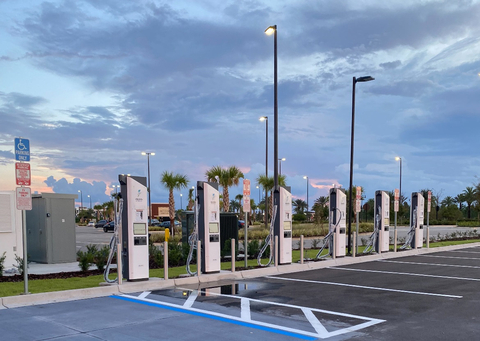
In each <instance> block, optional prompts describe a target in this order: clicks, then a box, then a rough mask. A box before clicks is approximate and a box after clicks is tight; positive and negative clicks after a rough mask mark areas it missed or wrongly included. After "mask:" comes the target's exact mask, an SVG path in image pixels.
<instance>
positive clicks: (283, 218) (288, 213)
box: [274, 187, 292, 264]
mask: <svg viewBox="0 0 480 341" xmlns="http://www.w3.org/2000/svg"><path fill="white" fill-rule="evenodd" d="M277 209H278V210H280V212H279V214H277V217H279V218H280V224H275V227H277V228H278V230H277V231H274V235H276V236H278V247H277V253H278V263H279V264H290V263H292V194H291V193H290V187H280V205H279V207H278V208H277Z"/></svg>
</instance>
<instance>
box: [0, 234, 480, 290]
mask: <svg viewBox="0 0 480 341" xmlns="http://www.w3.org/2000/svg"><path fill="white" fill-rule="evenodd" d="M476 242H480V239H472V240H458V241H441V242H434V243H430V248H435V247H439V246H448V245H458V244H470V243H476ZM398 247H400V245H397V248H398ZM424 247H425V244H424ZM364 249H365V246H359V247H358V252H359V253H362V252H363V250H364ZM390 251H393V245H390ZM317 253H318V249H317V250H314V249H309V250H305V251H304V257H305V258H310V259H312V258H314V257H315V256H316V255H317ZM326 253H327V251H326V250H324V251H323V253H322V255H325V254H326ZM292 260H293V263H297V262H299V261H300V250H293V252H292ZM267 261H268V260H267V259H263V260H262V264H266V263H267ZM244 266H245V261H244V260H240V261H236V262H235V268H236V269H238V268H243V267H244ZM248 267H249V268H256V267H258V264H257V260H256V259H249V260H248ZM221 269H222V270H231V262H223V263H222V264H221ZM190 270H191V271H192V272H195V271H196V265H191V266H190ZM186 274H187V270H186V267H185V266H179V267H172V268H169V269H168V275H169V278H176V277H178V276H180V275H186ZM115 276H116V274H111V275H110V278H112V279H113V278H115ZM163 276H164V271H163V269H151V270H150V277H158V278H163ZM101 282H104V279H103V276H102V275H97V276H90V277H78V278H67V279H41V280H29V281H28V290H29V292H30V293H32V294H35V293H42V292H52V291H62V290H72V289H84V288H94V287H98V285H99V283H101ZM23 291H24V288H23V282H15V283H9V282H2V283H0V297H5V296H14V295H20V294H22V293H23Z"/></svg>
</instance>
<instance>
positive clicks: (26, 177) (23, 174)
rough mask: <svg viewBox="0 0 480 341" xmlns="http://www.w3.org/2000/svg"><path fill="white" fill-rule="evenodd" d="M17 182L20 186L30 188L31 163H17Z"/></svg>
mask: <svg viewBox="0 0 480 341" xmlns="http://www.w3.org/2000/svg"><path fill="white" fill-rule="evenodd" d="M15 180H16V181H17V185H18V186H30V184H31V173H30V164H29V163H25V162H15Z"/></svg>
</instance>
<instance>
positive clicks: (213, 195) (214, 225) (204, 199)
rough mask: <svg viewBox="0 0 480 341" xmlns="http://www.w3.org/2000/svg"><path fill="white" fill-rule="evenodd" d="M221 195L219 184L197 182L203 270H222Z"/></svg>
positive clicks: (199, 234)
mask: <svg viewBox="0 0 480 341" xmlns="http://www.w3.org/2000/svg"><path fill="white" fill-rule="evenodd" d="M219 197H220V195H219V192H218V184H217V183H213V182H205V181H198V182H197V199H198V205H199V208H198V239H199V240H200V241H201V244H202V246H201V272H202V273H212V272H220V256H221V254H220V249H221V246H220V198H219Z"/></svg>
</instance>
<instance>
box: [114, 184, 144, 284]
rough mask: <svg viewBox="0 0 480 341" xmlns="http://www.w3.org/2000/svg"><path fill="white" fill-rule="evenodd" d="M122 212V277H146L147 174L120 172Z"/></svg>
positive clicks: (138, 279)
mask: <svg viewBox="0 0 480 341" xmlns="http://www.w3.org/2000/svg"><path fill="white" fill-rule="evenodd" d="M118 180H119V182H120V185H121V195H122V198H123V212H122V226H121V229H122V264H123V277H124V278H126V279H127V280H128V281H141V280H148V278H149V256H148V201H147V178H146V177H139V176H128V175H119V177H118Z"/></svg>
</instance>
